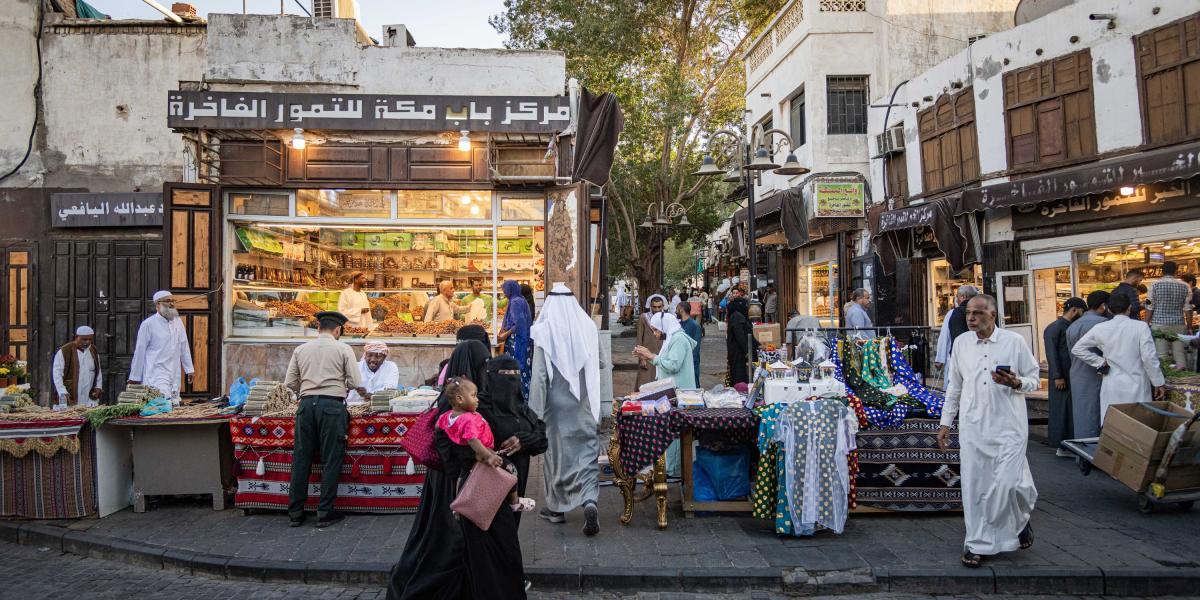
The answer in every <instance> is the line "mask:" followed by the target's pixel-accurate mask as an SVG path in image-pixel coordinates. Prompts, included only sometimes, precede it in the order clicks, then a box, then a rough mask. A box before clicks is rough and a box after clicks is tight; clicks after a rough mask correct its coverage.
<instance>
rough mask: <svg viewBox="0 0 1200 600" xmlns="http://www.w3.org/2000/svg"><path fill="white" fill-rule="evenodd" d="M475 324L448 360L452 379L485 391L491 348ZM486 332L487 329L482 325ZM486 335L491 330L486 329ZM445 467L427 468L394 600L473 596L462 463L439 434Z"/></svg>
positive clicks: (444, 407)
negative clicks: (454, 508)
mask: <svg viewBox="0 0 1200 600" xmlns="http://www.w3.org/2000/svg"><path fill="white" fill-rule="evenodd" d="M471 327H472V326H468V327H463V328H462V329H460V330H459V332H458V339H459V342H458V344H457V345H456V346H455V347H454V352H452V353H451V354H450V358H449V360H447V363H446V364H447V369H446V373H447V377H467V378H469V379H471V381H472V382H475V384H476V385H477V386H478V387H479V388H480V390H481V391H482V390H483V388H484V386H485V385H486V381H485V377H484V373H485V371H484V366H485V365H486V363H487V359H488V356H489V355H490V352H489V351H488V349H487V346H486V345H485V344H483V343H481V342H480V341H479V339H478V336H477V332H475V331H474V330H473V329H471ZM478 329H479V330H481V331H482V330H483V328H482V327H479V328H478ZM484 335H486V332H484ZM437 405H438V414H439V415H440V414H441V413H443V412H445V411H448V410H450V403H449V401H448V400H447V399H446V398H445V396H442V397H439V398H438V400H437ZM435 440H436V442H437V448H438V453H439V454H441V455H442V463H443V469H442V470H438V469H427V470H426V472H425V484H424V487H423V489H422V493H421V504H420V506H419V507H418V508H417V514H416V518H415V519H414V520H413V525H412V529H411V530H409V532H408V542H406V543H405V545H404V552H403V554H401V555H400V560H399V562H397V563H396V566H394V567H392V574H391V580H390V582H389V583H388V595H387V597H388V598H389V600H400V599H407V600H418V599H425V598H430V599H446V600H452V599H458V598H469V597H471V588H470V584H469V582H468V581H467V570H466V560H465V558H464V553H465V549H464V542H463V535H462V529H461V525H460V524H459V521H458V520H457V519H455V518H454V514H453V513H452V512H451V511H450V502H451V501H453V499H454V495H455V490H456V489H457V486H458V476H459V469H458V464H457V461H455V460H447V459H448V458H450V459H453V457H451V456H449V454H451V453H452V450H453V447H454V444H452V443H450V440H449V439H448V438H446V436H445V434H443V433H442V432H440V431H439V432H437V435H436V437H435Z"/></svg>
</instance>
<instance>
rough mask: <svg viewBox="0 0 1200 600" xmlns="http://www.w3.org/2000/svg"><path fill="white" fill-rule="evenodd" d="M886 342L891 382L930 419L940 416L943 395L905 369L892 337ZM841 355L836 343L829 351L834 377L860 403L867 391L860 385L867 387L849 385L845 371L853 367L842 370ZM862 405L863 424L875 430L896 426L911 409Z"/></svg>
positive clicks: (901, 355) (862, 383) (905, 366)
mask: <svg viewBox="0 0 1200 600" xmlns="http://www.w3.org/2000/svg"><path fill="white" fill-rule="evenodd" d="M889 341H890V344H891V348H890V352H889V358H890V362H891V363H892V365H891V367H892V369H891V373H892V381H893V382H894V383H899V384H903V385H904V387H905V388H907V389H908V395H909V397H911V398H912V399H913V400H915V401H916V402H917V403H920V404H921V405H922V406H923V407H924V412H925V413H928V416H930V417H933V418H938V417H941V416H942V404H943V403H945V400H946V398H945V396H943V395H942V394H940V393H938V392H934V391H932V390H930V389H929V388H926V387H925V386H924V385H923V384H921V382H920V380H918V379H917V376H916V374H915V373H913V370H912V367H911V366H909V364H908V361H906V360H904V355H903V354H901V352H900V347H899V346H898V345H897V344H896V340H895V339H894V338H893V339H891V340H889ZM843 352H844V350H843V346H842V344H838V345H837V347H836V348H835V349H834V352H833V358H832V360H833V363H834V364H835V365H836V367H837V369H836V371H835V377H837V379H838V381H841V382H842V383H845V384H846V386H847V387H849V388H850V389H851V391H853V392H854V393H855V394H856V395H858V396H859V399H860V400H864V398H863V396H864V394H867V390H864V389H861V388H862V387H863V385H869V384H865V383H864V382H860V385H859V386H858V388H859V389H856V388H855V386H854V385H851V383H850V382H848V381H847V371H849V370H851V369H852V368H853V367H852V365H851V366H848V367H849V368H848V369H845V370H844V369H843V364H842V363H843V358H844V357H843V356H842V353H843ZM850 379H851V380H857V378H856V377H850ZM862 404H863V413H865V414H866V416H867V422H868V423H869V424H870V426H871V427H877V428H891V427H898V426H899V425H900V424H901V423H903V422H904V420H905V419H906V418H908V417H909V413H910V412H912V410H913V407H912V406H911V405H910V404H907V403H901V402H897V403H895V404H893V405H891V406H889V407H880V406H876V405H873V404H868V402H867V401H865V400H864V401H863V403H862Z"/></svg>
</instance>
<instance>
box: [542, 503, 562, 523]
mask: <svg viewBox="0 0 1200 600" xmlns="http://www.w3.org/2000/svg"><path fill="white" fill-rule="evenodd" d="M538 516H539V517H541V518H543V519H545V520H547V521H550V522H551V523H566V522H567V515H565V514H563V513H560V512H554V511H552V510H550V509H549V508H546V507H542V510H539V511H538Z"/></svg>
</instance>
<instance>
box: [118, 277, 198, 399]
mask: <svg viewBox="0 0 1200 600" xmlns="http://www.w3.org/2000/svg"><path fill="white" fill-rule="evenodd" d="M154 310H155V312H154V314H152V315H150V316H149V317H147V318H146V320H144V321H142V324H141V326H140V327H138V333H137V345H136V346H135V347H134V349H133V361H132V362H131V363H130V365H129V383H143V384H146V385H148V386H150V387H153V388H154V389H157V390H158V391H160V392H162V393H163V394H165V395H166V396H168V397H170V398H176V399H177V398H179V392H180V390H181V389H182V385H181V383H182V382H181V381H180V376H179V373H180V371H181V370H182V372H183V373H186V374H187V382H188V383H189V384H191V383H192V375H193V374H194V373H195V372H196V369H195V368H194V367H193V366H192V350H191V348H190V347H189V346H188V339H187V331H185V330H184V328H183V321H182V320H181V319H180V318H179V311H178V310H175V297H174V296H172V295H171V292H168V291H165V290H164V291H159V292H155V293H154Z"/></svg>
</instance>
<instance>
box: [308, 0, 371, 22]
mask: <svg viewBox="0 0 1200 600" xmlns="http://www.w3.org/2000/svg"><path fill="white" fill-rule="evenodd" d="M358 14H359V11H358V2H357V0H312V16H314V17H318V18H325V19H357V18H358Z"/></svg>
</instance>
